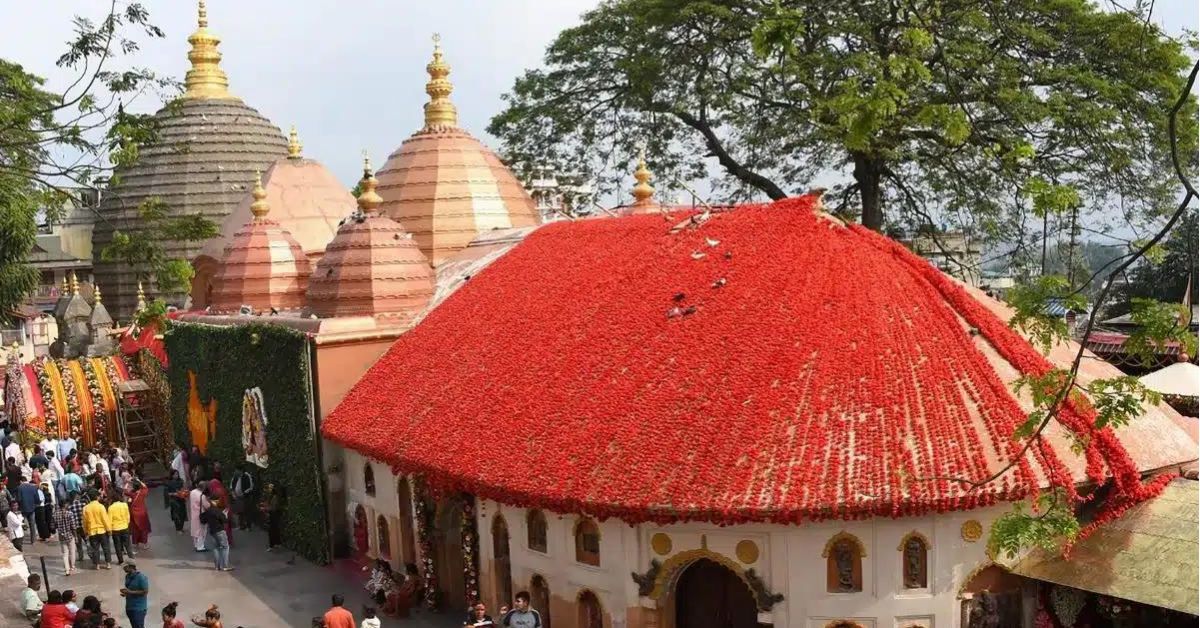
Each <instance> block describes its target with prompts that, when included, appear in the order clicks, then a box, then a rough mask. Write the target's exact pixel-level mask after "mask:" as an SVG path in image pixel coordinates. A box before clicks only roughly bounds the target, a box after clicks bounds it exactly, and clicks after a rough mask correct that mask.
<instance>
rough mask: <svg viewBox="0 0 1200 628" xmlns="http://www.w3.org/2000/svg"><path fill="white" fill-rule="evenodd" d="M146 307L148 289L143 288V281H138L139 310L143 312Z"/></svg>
mask: <svg viewBox="0 0 1200 628" xmlns="http://www.w3.org/2000/svg"><path fill="white" fill-rule="evenodd" d="M144 309H146V291H145V290H143V289H142V282H141V281H139V282H138V289H137V311H138V312H141V311H142V310H144Z"/></svg>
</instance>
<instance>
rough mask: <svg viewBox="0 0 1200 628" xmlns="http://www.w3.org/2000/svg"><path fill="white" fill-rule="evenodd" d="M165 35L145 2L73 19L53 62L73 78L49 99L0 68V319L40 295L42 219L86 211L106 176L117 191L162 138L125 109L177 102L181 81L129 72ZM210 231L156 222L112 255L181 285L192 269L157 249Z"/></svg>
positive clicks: (30, 78)
mask: <svg viewBox="0 0 1200 628" xmlns="http://www.w3.org/2000/svg"><path fill="white" fill-rule="evenodd" d="M163 36H164V33H163V31H162V30H161V29H159V28H158V27H157V26H155V25H154V24H152V23H151V22H150V16H149V13H148V12H147V11H146V9H145V7H143V6H142V5H141V4H140V3H138V2H126V1H124V0H113V1H112V2H111V4H109V6H108V12H107V14H106V15H105V16H104V18H103V19H101V20H99V21H93V20H91V19H88V18H84V17H76V18H75V19H74V36H73V38H72V39H71V40H70V41H69V42H68V43H67V49H66V51H65V52H64V53H63V54H62V55H61V56H60V57H59V58H58V59H56V60H55V64H56V65H57V66H58V67H59V68H63V69H65V70H68V71H70V72H71V73H72V75H73V76H74V79H73V80H71V82H70V83H69V84H68V85H67V87H66V89H65V90H63V91H61V92H60V91H53V90H49V89H47V88H46V86H45V81H44V79H42V78H41V77H38V76H36V75H34V74H31V73H30V72H28V71H26V70H25V69H24V68H23V67H22V66H20V65H18V64H15V63H12V62H10V61H6V60H4V59H0V227H2V228H0V316H3V315H5V314H7V313H8V312H10V311H11V310H12V309H13V308H15V307H16V306H17V305H19V304H20V303H21V302H22V301H24V300H25V299H26V298H27V297H28V295H29V294H30V293H31V292H32V291H33V290H34V289H35V288H36V287H37V283H38V274H37V272H36V271H35V270H34V269H33V268H32V267H31V266H29V264H27V262H26V260H27V258H28V255H29V252H30V251H31V250H32V248H33V245H34V243H35V241H36V236H37V222H38V219H39V216H41V217H44V219H46V220H48V221H49V222H52V223H53V222H56V221H57V220H58V219H59V218H60V217H61V215H62V212H63V210H64V209H65V208H66V207H67V206H68V205H69V204H72V203H80V202H81V199H80V198H79V194H78V192H77V191H76V190H77V188H81V187H91V186H94V185H98V184H99V183H98V180H100V179H102V178H103V177H109V183H110V184H116V183H117V182H118V181H119V175H118V174H116V173H117V171H118V170H119V169H120V168H122V167H124V166H128V165H129V164H131V163H132V162H133V161H134V160H135V159H137V156H138V153H139V147H140V146H144V145H146V144H148V143H151V142H153V141H154V140H155V139H156V138H157V136H158V128H157V125H156V123H155V118H154V117H153V116H149V115H142V114H133V113H129V112H127V111H126V109H125V105H126V104H129V103H131V102H133V101H134V100H136V99H137V98H139V97H143V96H146V95H147V94H150V95H159V96H165V97H166V98H167V99H169V98H171V97H172V96H173V95H174V93H177V91H178V84H177V83H176V82H175V81H173V80H171V79H168V78H164V77H160V76H158V75H156V74H155V73H154V72H151V71H150V70H148V69H146V68H142V67H137V66H135V65H130V64H129V63H128V62H129V60H130V59H131V58H132V57H133V56H135V55H136V53H137V52H138V50H139V48H140V44H139V39H147V38H148V39H157V38H161V37H163ZM97 219H99V220H104V219H105V218H104V217H103V216H97ZM205 222H207V221H206V220H203V219H193V220H190V221H184V222H179V223H176V222H171V221H158V224H159V225H161V226H162V227H163V230H154V229H151V230H148V231H145V232H142V233H139V234H137V235H130V236H127V242H126V243H125V245H124V250H123V251H121V252H120V253H114V255H116V257H117V258H118V259H122V260H124V261H129V262H131V263H134V262H137V263H142V264H146V265H147V266H148V267H150V268H151V269H152V272H153V273H154V274H155V275H156V276H157V277H159V278H160V279H167V281H168V283H170V284H172V285H178V284H180V283H184V282H186V280H187V278H188V274H189V273H190V267H187V266H186V264H180V263H178V262H177V261H175V260H164V259H160V258H161V255H160V253H161V250H162V249H161V246H158V245H157V241H158V240H162V239H167V238H171V237H173V236H183V237H182V238H180V239H195V238H197V237H199V236H201V235H203V234H206V233H210V232H213V231H214V230H215V229H216V226H215V225H212V224H211V223H209V224H203V223H205ZM188 227H190V229H189V228H188ZM137 252H141V253H142V254H144V255H145V257H143V258H138V257H137V256H136V255H135V253H137Z"/></svg>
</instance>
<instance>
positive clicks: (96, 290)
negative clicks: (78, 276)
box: [92, 284, 100, 303]
mask: <svg viewBox="0 0 1200 628" xmlns="http://www.w3.org/2000/svg"><path fill="white" fill-rule="evenodd" d="M92 302H93V303H99V302H100V284H92Z"/></svg>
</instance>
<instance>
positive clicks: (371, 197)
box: [358, 151, 383, 216]
mask: <svg viewBox="0 0 1200 628" xmlns="http://www.w3.org/2000/svg"><path fill="white" fill-rule="evenodd" d="M378 184H379V180H378V179H376V178H375V173H374V172H372V171H371V158H370V157H367V156H366V153H365V151H364V154H363V178H362V181H359V182H358V185H359V187H361V188H362V190H361V193H360V194H359V195H358V208H359V209H361V210H362V212H363V213H364V214H366V215H368V216H370V215H372V214H374V213H375V212H376V211H378V210H379V206H380V205H382V204H383V198H382V197H380V196H379V194H377V193H375V186H376V185H378Z"/></svg>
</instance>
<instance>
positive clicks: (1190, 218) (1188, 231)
mask: <svg viewBox="0 0 1200 628" xmlns="http://www.w3.org/2000/svg"><path fill="white" fill-rule="evenodd" d="M1198 218H1200V217H1198V216H1197V215H1196V211H1195V210H1192V211H1191V212H1189V213H1188V214H1187V215H1185V216H1184V217H1183V219H1182V220H1181V221H1180V225H1179V228H1178V229H1175V230H1174V231H1173V232H1171V235H1170V236H1169V237H1168V238H1167V241H1166V243H1165V244H1164V245H1163V247H1162V251H1161V252H1160V255H1158V256H1157V257H1156V258H1153V259H1149V260H1145V261H1144V263H1141V264H1138V265H1137V266H1136V267H1134V269H1133V272H1131V273H1130V274H1129V283H1128V284H1127V285H1126V286H1124V289H1123V291H1122V292H1123V294H1122V296H1123V298H1122V299H1121V300H1122V301H1128V303H1124V304H1123V306H1124V307H1123V310H1124V311H1128V310H1129V309H1130V307H1131V304H1132V299H1135V298H1145V299H1157V300H1159V301H1168V302H1174V303H1180V302H1182V300H1183V296H1184V293H1185V292H1186V291H1187V290H1188V287H1189V285H1190V287H1191V294H1190V295H1189V296H1190V297H1191V298H1190V299H1189V302H1190V303H1197V302H1200V299H1198V298H1197V297H1200V283H1198V282H1200V260H1198V259H1197V255H1196V249H1197V242H1200V228H1198V225H1197V219H1198ZM1189 279H1190V282H1189Z"/></svg>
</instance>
